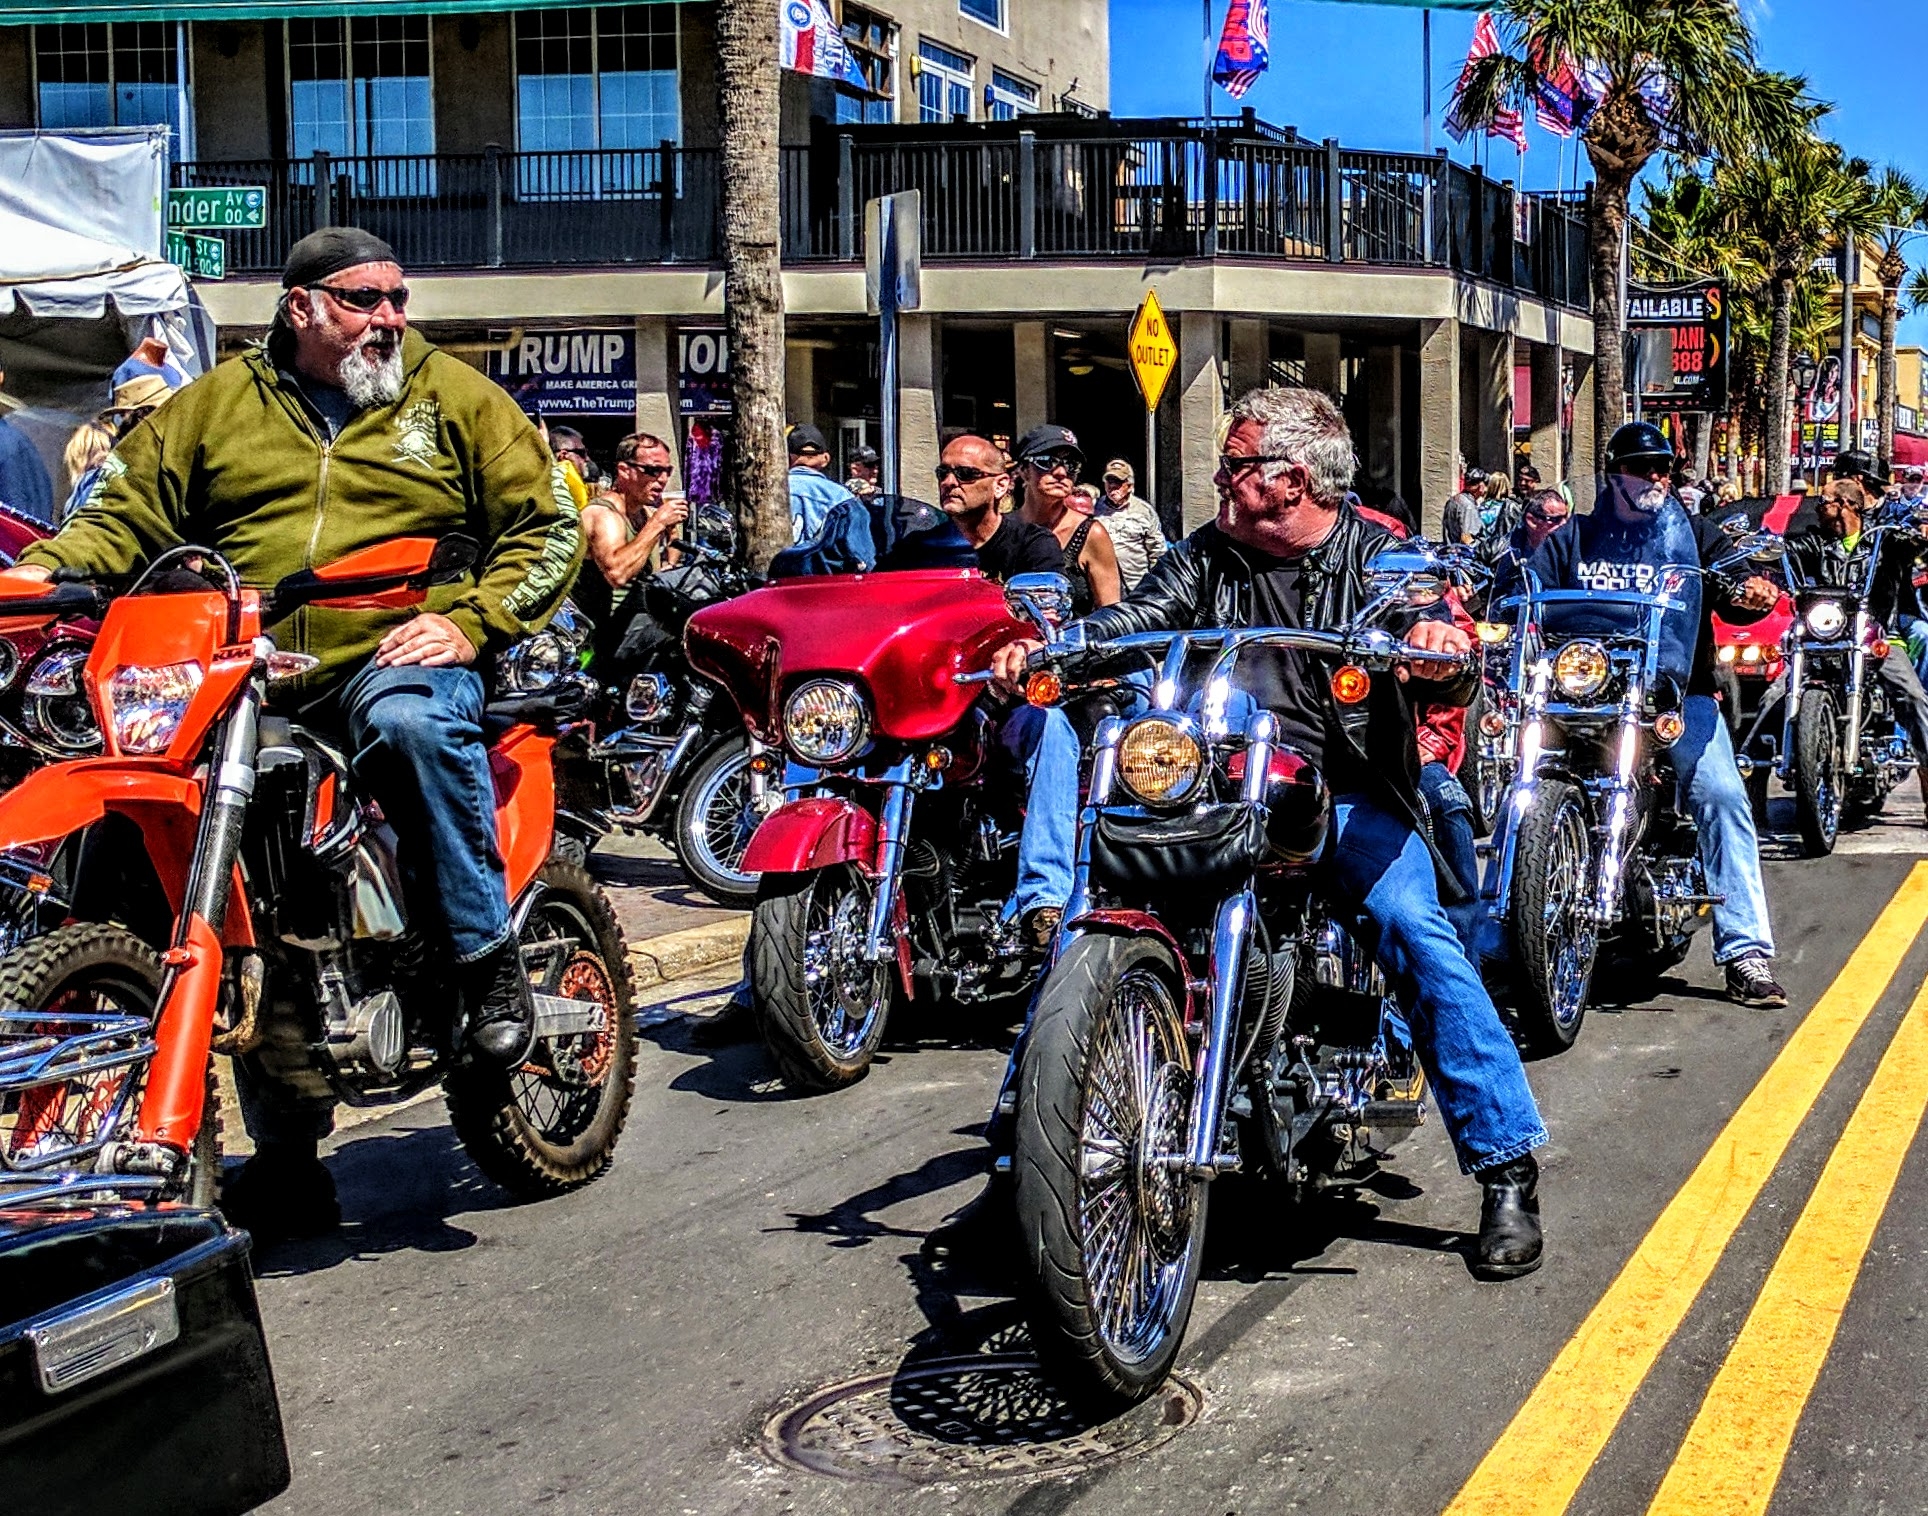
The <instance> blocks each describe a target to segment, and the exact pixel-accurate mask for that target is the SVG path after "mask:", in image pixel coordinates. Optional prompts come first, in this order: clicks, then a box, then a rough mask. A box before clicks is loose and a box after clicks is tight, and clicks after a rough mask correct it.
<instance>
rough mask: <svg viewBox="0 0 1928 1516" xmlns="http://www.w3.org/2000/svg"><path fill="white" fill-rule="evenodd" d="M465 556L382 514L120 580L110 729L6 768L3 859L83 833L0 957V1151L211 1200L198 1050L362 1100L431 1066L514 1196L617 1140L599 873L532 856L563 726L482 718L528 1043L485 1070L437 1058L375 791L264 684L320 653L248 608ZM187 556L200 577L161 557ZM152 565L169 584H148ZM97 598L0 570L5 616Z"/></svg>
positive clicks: (103, 669) (378, 583) (333, 602)
mask: <svg viewBox="0 0 1928 1516" xmlns="http://www.w3.org/2000/svg"><path fill="white" fill-rule="evenodd" d="M474 556H475V547H474V544H473V543H472V542H469V541H467V540H466V539H461V538H454V537H446V538H443V539H441V540H440V541H439V542H437V541H436V540H433V539H423V538H407V539H398V540H394V541H390V542H386V543H379V544H376V545H373V546H371V547H367V548H364V549H362V550H360V551H357V552H354V553H351V554H349V555H348V556H347V557H344V558H342V559H340V560H338V561H337V562H335V563H333V564H330V565H327V566H324V567H322V568H319V569H311V570H304V571H302V572H301V573H299V574H295V575H292V576H290V577H289V578H288V579H285V580H283V581H282V582H281V583H280V584H278V585H276V586H275V587H274V588H273V589H271V590H267V591H257V590H252V589H242V588H241V587H240V584H239V582H238V580H237V578H236V577H235V575H234V572H233V570H232V569H231V568H230V567H229V566H228V565H227V563H226V562H225V561H224V560H223V559H222V558H221V557H220V556H219V555H218V554H216V553H213V552H211V551H209V550H208V549H205V548H183V549H176V550H175V551H173V552H170V553H167V554H163V555H162V556H161V557H160V558H159V559H157V560H156V561H155V563H154V564H153V565H152V567H151V568H150V569H149V571H148V573H147V575H146V576H144V579H143V581H142V582H140V583H137V584H136V585H135V586H134V588H133V590H132V591H130V592H129V593H128V594H125V595H122V596H119V597H118V598H114V599H113V600H112V602H111V604H110V605H109V606H108V608H107V610H106V614H105V617H104V619H103V620H102V622H101V627H100V634H99V637H98V639H97V640H96V642H95V644H94V647H93V651H92V653H91V655H90V657H89V658H88V661H87V665H86V668H85V671H84V675H83V678H84V682H85V685H86V689H87V692H88V694H89V695H90V696H91V698H92V700H93V702H94V706H95V708H96V709H97V710H98V711H99V712H100V714H101V726H102V729H103V733H104V737H105V744H106V749H107V751H106V754H105V755H104V756H102V757H98V758H84V759H77V760H72V761H69V762H65V763H60V764H55V765H52V766H50V767H47V768H44V769H41V770H40V771H38V772H37V773H35V774H32V775H30V776H29V777H28V778H27V779H26V780H24V781H23V782H22V783H21V784H20V785H18V786H17V787H16V788H15V789H13V790H11V791H10V792H8V793H7V794H6V795H4V796H0V855H3V856H5V857H6V858H8V859H10V860H12V861H13V862H14V863H16V864H17V865H19V866H21V867H23V868H27V869H32V868H34V867H35V866H36V864H37V863H39V862H41V861H42V860H46V859H48V858H49V857H50V856H51V855H52V854H55V853H58V852H60V851H62V850H63V848H64V847H65V846H66V845H67V844H69V843H70V842H76V841H78V842H81V843H82V844H83V845H82V847H81V851H80V854H79V866H78V868H77V870H76V872H75V874H74V876H73V878H72V880H71V889H72V894H71V897H70V898H67V899H65V900H62V901H60V902H59V907H60V914H61V916H62V917H64V919H65V921H66V924H65V925H63V926H60V927H59V928H58V929H56V930H54V931H51V932H49V933H47V934H46V935H44V936H40V937H37V938H35V939H34V940H32V941H29V942H27V943H26V944H25V945H24V946H22V947H19V948H17V949H16V950H15V951H13V952H12V953H10V954H8V955H7V956H6V957H5V958H0V1007H4V1009H0V1178H6V1177H11V1178H13V1179H15V1180H16V1181H17V1180H18V1179H19V1178H20V1176H22V1175H25V1174H34V1173H40V1174H48V1175H58V1174H61V1173H69V1174H71V1173H73V1172H74V1171H76V1170H80V1169H83V1168H90V1169H91V1170H92V1171H93V1173H92V1177H91V1178H90V1180H89V1181H88V1182H89V1183H90V1185H92V1186H94V1187H95V1188H98V1186H99V1185H100V1184H101V1182H102V1179H103V1178H104V1177H108V1176H111V1178H112V1181H113V1183H114V1186H115V1188H117V1189H120V1188H124V1189H126V1190H128V1191H129V1192H134V1193H142V1192H145V1193H156V1192H158V1193H160V1194H161V1195H163V1196H171V1197H180V1198H186V1199H188V1200H190V1201H192V1202H193V1203H196V1204H203V1205H204V1204H207V1203H209V1202H210V1201H211V1200H212V1198H213V1188H214V1181H215V1177H216V1175H215V1170H216V1168H217V1166H218V1161H219V1149H218V1140H219V1124H218V1119H217V1117H216V1114H215V1111H214V1109H213V1108H212V1107H211V1105H210V1103H209V1094H210V1088H211V1083H212V1079H211V1075H212V1065H211V1056H210V1055H211V1054H212V1053H215V1052H223V1053H230V1054H233V1055H235V1056H237V1057H243V1058H247V1059H250V1060H253V1061H254V1063H255V1065H256V1070H257V1072H259V1073H260V1074H261V1075H263V1076H265V1077H267V1078H270V1079H272V1080H274V1081H276V1082H278V1083H279V1084H281V1085H283V1086H287V1087H292V1088H293V1089H294V1090H295V1091H297V1092H299V1093H302V1094H306V1095H311V1096H326V1095H333V1096H335V1097H337V1098H339V1099H342V1100H344V1101H347V1102H348V1103H350V1104H355V1105H367V1104H376V1103H381V1102H384V1101H389V1100H396V1099H401V1098H404V1097H405V1096H407V1095H409V1094H411V1093H413V1092H414V1091H416V1090H419V1089H421V1088H423V1087H424V1086H425V1085H427V1084H428V1083H430V1082H431V1081H432V1080H435V1079H437V1078H440V1079H441V1080H442V1082H443V1086H444V1090H445V1092H446V1095H447V1098H448V1104H449V1110H450V1115H451V1118H452V1120H453V1122H454V1125H455V1128H456V1131H457V1133H458V1135H459V1136H460V1137H461V1138H462V1141H463V1143H464V1145H465V1146H466V1147H467V1148H468V1150H469V1152H470V1155H471V1156H472V1157H473V1158H474V1159H475V1161H476V1163H477V1165H478V1166H479V1167H480V1168H481V1169H482V1170H483V1171H484V1172H485V1173H487V1174H488V1175H489V1176H490V1177H491V1178H493V1179H494V1180H496V1182H497V1183H499V1184H501V1185H503V1186H504V1187H505V1188H507V1189H509V1190H511V1191H512V1192H514V1193H516V1194H519V1195H523V1196H539V1195H547V1194H554V1193H558V1192H560V1191H562V1190H566V1189H570V1188H573V1187H575V1186H577V1185H581V1184H584V1183H587V1182H588V1181H590V1180H592V1179H594V1178H596V1177H597V1176H598V1175H599V1174H600V1173H602V1171H603V1170H604V1169H605V1168H606V1167H607V1165H608V1163H609V1159H610V1156H611V1153H612V1152H613V1150H614V1147H615V1144H616V1140H617V1137H618V1135H619V1134H620V1133H621V1131H622V1127H623V1122H624V1120H625V1118H626V1115H627V1112H628V1106H629V1099H630V1094H631V1091H632V1088H633V1084H634V1077H635V1036H636V1034H635V1019H634V1015H633V1010H634V1006H633V1001H632V992H631V986H630V976H629V969H628V964H627V958H626V955H625V951H624V947H623V942H622V937H621V933H620V931H619V930H618V928H617V925H616V922H615V918H614V916H613V914H612V912H611V910H610V907H609V904H608V902H607V900H606V899H605V898H604V897H603V895H602V893H601V892H600V890H599V889H598V888H597V887H596V886H595V884H594V883H593V882H592V881H591V880H590V879H589V877H588V876H587V875H586V874H585V873H584V872H583V871H582V870H581V869H580V868H578V867H576V866H574V865H573V864H568V863H564V862H560V861H557V860H554V859H552V857H551V842H552V838H553V834H554V812H555V790H554V776H553V773H552V770H551V763H550V755H551V749H552V748H553V746H554V742H555V738H554V735H553V733H552V732H550V731H549V730H547V729H546V726H545V723H544V722H543V720H542V718H541V716H540V715H539V713H537V712H535V711H533V710H530V709H527V708H526V707H525V708H524V709H521V710H519V711H518V712H517V713H516V714H515V715H511V716H498V717H497V718H496V719H495V720H493V721H492V723H491V743H490V767H491V769H492V771H493V773H494V777H495V789H496V824H497V828H498V836H499V838H500V846H501V851H502V856H503V859H504V862H505V864H506V867H507V874H508V887H509V895H510V900H511V902H512V909H513V918H512V919H513V921H514V923H515V927H516V930H517V932H518V934H519V936H520V940H521V944H522V959H523V963H524V966H525V968H526V970H527V972H528V973H529V975H530V979H531V981H532V989H533V991H534V998H535V1005H536V1021H537V1039H536V1042H535V1045H534V1047H533V1049H532V1050H531V1052H530V1054H529V1056H528V1058H527V1060H526V1061H525V1062H524V1063H523V1064H522V1065H521V1066H519V1067H517V1068H515V1069H504V1068H500V1067H491V1066H486V1065H484V1064H482V1063H480V1062H473V1063H472V1062H468V1061H465V1060H462V1059H460V1058H458V1057H457V1056H456V1049H457V1048H459V1047H460V1045H461V1039H462V1032H463V1028H462V1027H461V1026H460V1024H459V1016H458V1014H457V1012H456V1009H455V1007H454V1006H452V1005H451V1002H450V996H449V992H448V989H447V973H446V966H445V965H443V964H441V963H440V962H439V961H438V960H439V958H440V956H441V955H440V954H439V953H438V952H436V951H435V950H434V949H433V948H432V947H431V946H430V944H429V941H428V940H427V939H426V937H425V935H424V934H423V933H422V932H421V931H420V930H419V929H418V928H417V927H416V925H415V924H413V923H412V922H411V921H410V920H409V917H408V913H407V908H406V905H405V903H404V900H403V890H402V885H401V873H400V869H399V866H398V864H397V860H396V851H395V839H394V834H393V832H392V831H391V830H390V828H389V827H388V825H387V823H386V821H385V820H384V818H383V817H382V815H381V812H380V810H379V808H378V807H376V806H375V805H374V804H373V803H371V802H370V801H368V800H367V799H365V798H364V797H361V796H358V795H357V794H356V792H355V789H354V784H353V781H352V779H351V777H350V775H349V771H348V765H347V762H346V759H345V758H344V756H343V754H342V753H341V751H340V750H339V749H338V748H337V747H336V746H335V745H334V743H333V742H331V741H330V740H329V739H328V738H327V737H326V736H324V735H322V734H320V733H318V732H315V731H312V730H309V729H306V728H304V727H303V726H301V725H298V724H296V723H294V722H292V721H290V720H288V719H287V718H285V717H282V716H278V715H275V714H272V713H270V712H268V711H267V710H266V709H265V708H264V707H265V705H266V701H267V697H268V692H269V689H270V687H271V685H273V684H274V683H275V682H276V681H277V680H279V679H282V678H286V677H290V676H293V675H298V674H300V673H303V672H306V671H307V669H309V668H312V667H313V666H314V660H313V659H312V658H310V657H309V656H308V655H306V654H302V653H292V652H286V651H282V650H280V649H278V648H276V647H275V645H274V642H273V640H272V639H271V638H269V637H267V636H265V635H264V634H263V632H262V627H263V626H264V625H267V624H271V623H273V622H274V621H277V620H279V619H281V618H282V617H285V616H287V615H289V614H291V613H292V612H294V611H295V610H297V609H298V608H300V607H303V606H325V607H330V608H333V609H336V610H357V609H376V608H395V607H402V606H407V605H410V604H414V603H418V602H419V601H420V600H421V599H422V598H423V597H424V593H425V591H426V589H427V587H428V586H429V585H431V584H436V583H445V582H450V581H453V580H455V579H459V578H460V577H462V575H463V574H464V573H466V571H467V569H468V566H469V564H470V563H471V562H472V561H473V559H474ZM194 559H198V560H199V561H200V562H201V563H202V564H203V565H204V567H205V570H206V571H207V572H210V573H212V574H213V576H214V577H215V578H216V579H218V580H219V581H220V587H219V588H213V587H203V586H204V585H205V581H202V580H199V579H198V578H195V579H191V580H189V583H190V586H191V587H190V588H188V589H185V590H181V589H178V588H176V587H175V581H174V580H171V579H169V578H167V577H164V575H165V573H166V571H167V570H168V569H169V568H173V569H175V570H176V571H177V574H178V571H179V570H180V569H181V566H182V565H183V564H184V563H186V562H188V561H190V560H194ZM158 586H166V588H167V590H168V591H169V592H163V593H143V592H142V591H143V590H144V589H146V588H149V587H158ZM102 598H103V596H102V592H101V591H99V590H98V589H96V588H95V587H92V586H86V585H77V584H68V585H55V586H48V585H45V584H42V583H39V582H37V581H34V580H30V579H21V578H19V577H16V576H15V575H13V574H11V573H0V617H6V616H13V615H20V614H25V613H27V612H28V611H30V610H32V611H36V612H58V611H67V610H73V609H76V608H78V606H79V602H80V601H82V600H85V601H87V602H88V603H89V604H91V605H93V606H94V607H95V609H96V611H98V607H99V604H100V601H101V599H102ZM37 887H38V888H39V889H41V890H42V891H48V892H51V891H52V890H54V888H55V880H54V879H53V878H52V877H51V876H50V875H46V874H43V875H41V876H39V879H38V880H37Z"/></svg>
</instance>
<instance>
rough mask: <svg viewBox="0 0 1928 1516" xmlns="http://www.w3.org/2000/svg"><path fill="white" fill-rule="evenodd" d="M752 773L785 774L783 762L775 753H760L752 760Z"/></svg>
mask: <svg viewBox="0 0 1928 1516" xmlns="http://www.w3.org/2000/svg"><path fill="white" fill-rule="evenodd" d="M750 772H751V773H752V774H764V775H769V774H780V773H782V772H783V760H782V759H780V758H778V757H777V755H776V754H775V753H758V754H757V755H756V756H755V757H753V758H752V759H751V760H750Z"/></svg>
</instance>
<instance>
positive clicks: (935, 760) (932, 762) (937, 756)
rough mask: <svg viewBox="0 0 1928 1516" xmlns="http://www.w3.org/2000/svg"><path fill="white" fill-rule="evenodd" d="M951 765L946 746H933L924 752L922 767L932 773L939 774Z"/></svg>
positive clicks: (949, 753) (949, 752)
mask: <svg viewBox="0 0 1928 1516" xmlns="http://www.w3.org/2000/svg"><path fill="white" fill-rule="evenodd" d="M950 766H951V750H950V749H949V748H947V747H934V748H932V749H931V750H930V751H929V752H928V753H926V754H924V767H925V768H927V769H929V770H930V771H931V772H932V773H933V774H941V773H943V772H944V770H945V769H947V768H949V767H950Z"/></svg>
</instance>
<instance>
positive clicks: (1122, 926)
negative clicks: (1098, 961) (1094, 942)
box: [1064, 910, 1203, 1029]
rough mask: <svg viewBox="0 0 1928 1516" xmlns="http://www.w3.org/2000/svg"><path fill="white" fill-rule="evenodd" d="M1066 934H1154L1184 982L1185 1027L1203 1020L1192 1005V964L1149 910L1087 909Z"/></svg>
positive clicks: (1147, 935)
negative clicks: (1168, 953) (1168, 954)
mask: <svg viewBox="0 0 1928 1516" xmlns="http://www.w3.org/2000/svg"><path fill="white" fill-rule="evenodd" d="M1064 929H1065V932H1066V933H1067V934H1068V935H1081V934H1083V933H1086V932H1096V933H1101V934H1103V935H1105V936H1108V937H1156V938H1157V939H1158V940H1159V942H1161V943H1162V944H1163V945H1164V946H1165V948H1166V950H1167V951H1168V952H1170V954H1171V955H1172V967H1174V968H1175V969H1177V970H1178V973H1179V977H1180V978H1182V979H1183V980H1184V981H1185V983H1184V994H1185V1001H1184V1013H1185V1025H1186V1027H1187V1029H1190V1028H1194V1027H1196V1026H1197V1025H1198V1023H1199V1022H1200V1021H1201V1020H1202V1019H1203V1016H1202V1013H1199V1012H1197V1011H1196V1009H1195V1007H1194V1006H1193V1003H1192V1002H1193V998H1194V997H1193V995H1192V985H1193V982H1194V975H1193V974H1192V966H1191V964H1190V963H1189V962H1188V961H1187V960H1186V958H1185V949H1184V948H1182V947H1180V946H1179V945H1178V939H1177V938H1176V937H1174V936H1173V935H1172V930H1171V928H1170V927H1168V926H1166V925H1165V923H1164V922H1162V921H1160V920H1159V919H1158V918H1157V917H1156V916H1154V915H1152V913H1151V912H1150V911H1130V910H1102V911H1086V912H1085V913H1084V914H1083V915H1082V916H1076V917H1073V918H1072V919H1071V920H1070V921H1068V922H1066V923H1065V928H1064Z"/></svg>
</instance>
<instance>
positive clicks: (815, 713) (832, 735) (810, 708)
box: [783, 679, 870, 768]
mask: <svg viewBox="0 0 1928 1516" xmlns="http://www.w3.org/2000/svg"><path fill="white" fill-rule="evenodd" d="M869 739H870V713H869V712H868V711H867V710H866V709H865V708H864V697H863V696H862V695H860V694H858V693H857V692H856V690H854V689H852V688H851V687H850V686H849V685H847V684H845V683H844V682H843V681H842V680H841V679H812V680H811V681H810V682H809V683H808V684H801V685H798V686H797V688H796V689H795V690H793V691H792V692H791V694H790V698H789V699H788V700H786V701H784V703H783V740H784V741H785V742H787V743H788V744H789V745H790V751H791V752H793V753H795V754H796V755H797V757H798V758H800V759H802V760H803V762H805V763H807V764H809V765H810V766H811V767H813V768H828V767H831V766H832V765H834V764H839V763H842V762H843V761H844V760H845V759H847V758H851V757H854V756H855V755H856V753H857V752H858V751H859V749H861V748H862V747H863V745H864V743H866V742H867V741H869Z"/></svg>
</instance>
